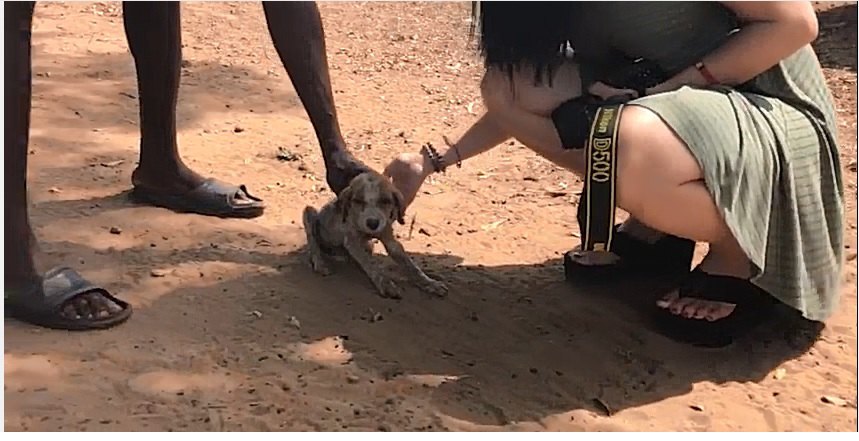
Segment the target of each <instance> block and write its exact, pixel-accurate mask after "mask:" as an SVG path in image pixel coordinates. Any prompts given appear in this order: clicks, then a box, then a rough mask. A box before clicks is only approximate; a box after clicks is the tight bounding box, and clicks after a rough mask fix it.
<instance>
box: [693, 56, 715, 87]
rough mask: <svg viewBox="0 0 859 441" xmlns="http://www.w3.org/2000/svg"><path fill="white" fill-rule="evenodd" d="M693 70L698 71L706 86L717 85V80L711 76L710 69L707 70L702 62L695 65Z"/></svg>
mask: <svg viewBox="0 0 859 441" xmlns="http://www.w3.org/2000/svg"><path fill="white" fill-rule="evenodd" d="M695 69H698V72H699V73H700V74H701V76H702V77H704V79H705V80H706V81H707V85H708V86H712V85H714V84H719V80H717V79H716V77H714V76H713V74H712V73H711V72H710V69H707V66H706V65H704V62H703V61H699V62H697V63H695Z"/></svg>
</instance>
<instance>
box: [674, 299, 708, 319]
mask: <svg viewBox="0 0 859 441" xmlns="http://www.w3.org/2000/svg"><path fill="white" fill-rule="evenodd" d="M706 307H707V305H706V304H702V302H700V301H697V300H693V301H691V302H689V303H688V304H687V305H686V306H684V307H683V309H682V310H681V311H680V316H681V317H684V318H688V319H690V318H693V317H695V314H697V313H698V311H700V310H703V309H704V308H706Z"/></svg>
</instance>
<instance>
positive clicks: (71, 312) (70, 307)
mask: <svg viewBox="0 0 859 441" xmlns="http://www.w3.org/2000/svg"><path fill="white" fill-rule="evenodd" d="M62 314H63V317H65V318H67V319H71V320H78V319H80V318H81V316H80V314H78V311H77V309H75V305H74V304H73V302H68V303H66V304H65V306H63V312H62Z"/></svg>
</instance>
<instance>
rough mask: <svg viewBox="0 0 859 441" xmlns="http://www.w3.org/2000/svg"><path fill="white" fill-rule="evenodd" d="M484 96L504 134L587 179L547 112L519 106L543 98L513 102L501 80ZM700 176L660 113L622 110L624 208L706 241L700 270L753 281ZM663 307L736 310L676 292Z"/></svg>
mask: <svg viewBox="0 0 859 441" xmlns="http://www.w3.org/2000/svg"><path fill="white" fill-rule="evenodd" d="M483 94H484V103H485V105H486V108H487V112H488V113H489V114H491V115H492V116H493V118H495V121H497V123H498V124H499V125H501V126H502V128H503V129H504V130H505V131H507V132H509V133H511V134H512V135H513V136H514V137H516V138H517V139H519V140H520V141H522V142H523V143H524V144H525V145H526V146H528V147H529V148H531V149H532V150H534V151H535V152H536V153H538V154H540V155H541V156H544V157H546V158H547V159H549V160H551V161H553V162H555V163H556V164H558V165H560V166H562V167H564V168H567V169H569V170H571V171H573V172H574V173H577V174H580V175H581V174H583V171H584V157H583V151H582V150H564V149H562V148H561V147H562V146H561V141H560V139H559V138H558V135H557V131H556V129H555V126H554V123H553V122H552V120H551V118H549V117H548V116H547V115H546V113H545V112H542V111H538V112H529V111H528V110H527V109H525V108H523V106H522V105H521V103H528V104H529V105H532V106H534V105H535V103H536V104H540V101H541V100H545V98H540V97H539V96H537V98H535V96H529V97H523V96H521V93H518V94H517V95H518V96H516V97H514V95H513V94H512V93H511V92H510V87H509V83H507V82H506V81H504V79H503V78H500V79H497V80H496V81H491V80H490V81H488V82H485V83H484V87H483ZM545 101H546V102H547V104H553V103H551V102H550V100H545ZM551 108H554V107H551ZM531 110H533V108H532V109H531ZM537 110H542V109H537ZM656 171H658V172H656ZM702 178H703V175H702V171H701V169H700V167H699V166H698V163H697V161H696V160H695V158H694V157H693V156H692V154H691V153H690V152H689V149H688V148H687V147H686V145H685V144H684V143H683V141H682V140H681V139H679V138H678V137H677V136H676V135H675V134H674V132H673V131H672V130H671V129H670V127H668V126H667V125H666V124H665V123H664V122H663V121H662V120H661V119H660V118H659V117H658V116H657V115H656V114H654V113H653V112H651V111H649V110H647V109H645V108H642V107H636V106H629V107H627V108H625V109H624V113H623V117H622V118H621V122H620V129H619V139H618V204H619V205H620V207H621V208H623V209H624V210H626V211H627V212H629V213H630V215H631V216H633V217H634V218H635V219H637V220H638V221H640V222H641V223H642V224H644V225H646V226H648V227H650V228H652V229H656V230H658V231H662V232H665V233H668V234H673V235H675V236H679V237H684V238H688V239H691V240H695V241H700V242H707V243H709V244H710V253H709V254H708V256H707V258H706V259H705V261H704V262H703V263H702V265H701V269H702V270H704V271H706V272H708V273H712V274H719V275H730V276H735V277H740V278H748V277H749V275H750V274H749V271H750V270H749V268H750V267H749V262H748V259H747V258H746V256H745V255H744V253H743V252H742V250H741V248H740V247H739V245H738V244H737V243H736V241H735V239H734V237H733V236H732V234H731V232H730V230H729V229H728V227H727V225H726V224H725V222H724V220H723V218H722V216H721V214H720V213H719V210H718V208H717V207H716V205H715V203H714V201H713V199H712V197H711V196H710V193H709V191H708V190H707V188H706V187H705V186H704V182H703V180H702ZM678 206H682V207H685V208H686V210H685V211H684V213H685V214H683V215H681V216H678V213H677V210H676V209H675V208H676V207H678ZM660 306H662V307H666V308H670V309H671V310H672V311H674V312H675V313H677V314H682V315H684V316H688V317H696V318H708V319H711V320H713V319H718V318H722V317H725V316H727V315H728V314H730V312H731V311H733V306H732V305H726V304H723V303H718V302H708V301H702V300H695V299H688V298H687V299H683V300H677V298H676V294H673V295H669V296H667V297H666V298H665V299H663V301H661V302H660Z"/></svg>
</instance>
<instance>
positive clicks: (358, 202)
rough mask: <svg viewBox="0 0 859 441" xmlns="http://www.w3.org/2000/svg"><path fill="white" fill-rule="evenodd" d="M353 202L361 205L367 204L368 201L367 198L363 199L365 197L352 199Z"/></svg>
mask: <svg viewBox="0 0 859 441" xmlns="http://www.w3.org/2000/svg"><path fill="white" fill-rule="evenodd" d="M352 203H353V204H355V205H359V206H361V205H364V204H366V203H367V201H365V200H363V199H352Z"/></svg>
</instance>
